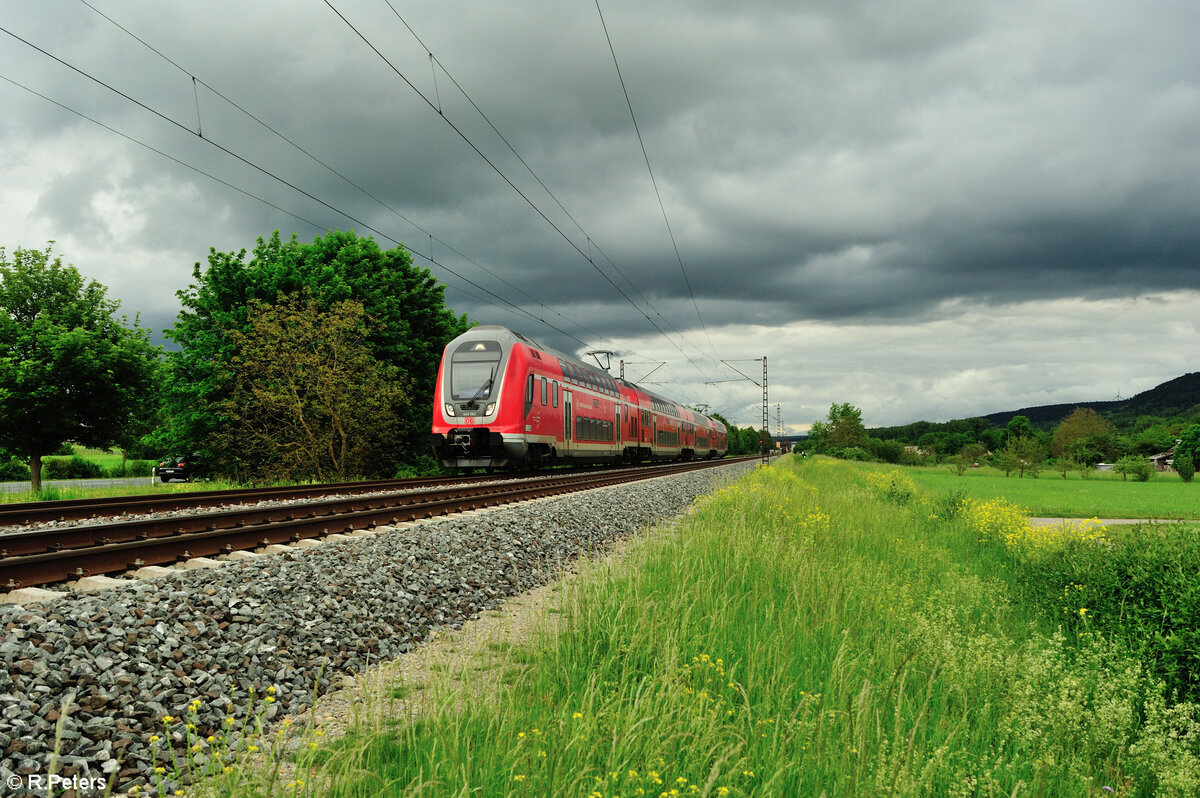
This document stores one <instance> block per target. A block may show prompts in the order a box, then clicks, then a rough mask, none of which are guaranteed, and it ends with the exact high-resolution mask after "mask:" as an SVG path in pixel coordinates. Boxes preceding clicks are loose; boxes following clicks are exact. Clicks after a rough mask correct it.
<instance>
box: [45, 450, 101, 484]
mask: <svg viewBox="0 0 1200 798" xmlns="http://www.w3.org/2000/svg"><path fill="white" fill-rule="evenodd" d="M103 476H104V469H103V468H101V467H100V465H99V464H97V463H93V462H92V461H91V460H85V459H84V458H82V457H80V456H79V455H77V454H75V455H71V456H70V457H68V458H63V459H57V460H49V459H48V460H45V461H43V462H42V479H96V478H98V477H103Z"/></svg>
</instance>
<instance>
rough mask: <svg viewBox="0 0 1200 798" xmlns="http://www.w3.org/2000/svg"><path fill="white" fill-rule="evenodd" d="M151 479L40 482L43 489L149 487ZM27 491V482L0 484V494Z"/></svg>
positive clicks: (124, 478) (56, 480)
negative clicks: (119, 486)
mask: <svg viewBox="0 0 1200 798" xmlns="http://www.w3.org/2000/svg"><path fill="white" fill-rule="evenodd" d="M151 479H152V478H151V477H123V478H121V479H111V478H109V477H104V478H102V479H47V480H42V487H43V488H81V489H89V490H90V489H93V488H112V487H116V486H118V485H146V486H149V485H151V484H152V483H151ZM28 490H29V482H28V481H26V482H0V492H3V493H20V492H22V491H28Z"/></svg>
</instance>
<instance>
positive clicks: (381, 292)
mask: <svg viewBox="0 0 1200 798" xmlns="http://www.w3.org/2000/svg"><path fill="white" fill-rule="evenodd" d="M192 274H193V280H194V282H193V283H192V285H190V286H189V287H188V288H186V289H184V290H182V291H180V292H178V296H179V299H180V301H181V303H182V305H183V310H182V311H181V312H180V313H179V316H178V318H177V319H176V322H175V325H174V327H173V328H172V329H170V330H168V331H167V335H168V337H170V338H171V339H173V340H174V341H175V342H176V343H178V345H179V351H178V352H172V353H169V355H168V364H169V367H170V381H169V390H168V402H169V412H170V416H171V419H172V430H171V433H170V437H171V438H173V439H174V440H175V441H176V442H177V445H184V446H187V447H188V448H199V449H201V450H205V449H207V450H208V452H209V453H210V454H213V455H216V454H218V453H216V452H215V451H213V448H212V447H213V443H212V442H213V441H214V440H215V436H216V433H217V432H218V430H220V428H221V427H222V425H223V424H225V423H227V422H228V421H229V419H228V417H227V416H226V415H224V413H223V412H222V407H225V406H227V405H224V404H223V403H225V402H226V401H227V400H228V399H229V398H230V396H231V395H232V391H233V375H232V370H231V364H232V363H233V360H234V358H235V357H236V355H237V354H238V348H239V344H238V341H239V339H238V338H237V336H236V335H235V333H242V334H246V333H248V332H249V331H250V329H251V324H250V321H249V314H250V310H249V309H250V306H251V303H252V302H253V301H255V300H257V301H259V302H262V303H267V304H271V303H274V302H275V301H276V299H277V298H278V297H280V296H286V295H289V294H294V293H297V292H302V291H305V290H307V291H308V292H309V293H310V296H311V298H312V300H313V301H314V302H315V303H316V307H317V308H319V309H320V310H321V311H328V310H330V308H331V307H332V306H333V305H334V304H335V303H337V302H340V301H345V300H353V301H355V302H357V303H359V305H361V307H362V311H363V314H364V316H365V319H366V320H367V324H366V331H367V335H366V341H365V342H366V345H367V347H368V349H369V352H370V355H371V357H372V358H373V359H374V360H376V361H378V362H380V363H384V364H386V365H388V366H391V367H394V368H395V369H397V374H398V375H400V376H401V378H402V379H403V380H404V381H405V384H406V386H407V389H408V393H409V395H410V396H411V397H413V400H412V401H411V402H408V401H402V400H397V401H396V403H395V405H394V407H393V408H392V410H393V412H394V413H395V414H396V415H397V417H398V418H399V422H400V423H399V426H398V428H397V429H398V430H399V432H398V433H397V434H396V437H395V438H394V439H393V440H392V441H389V442H388V444H389V445H390V446H391V447H392V449H393V451H396V452H397V453H398V459H402V458H403V457H404V453H406V452H407V453H408V454H409V456H410V457H415V456H417V453H419V452H423V451H424V448H425V447H426V446H427V443H428V432H429V407H428V401H427V398H428V397H430V396H432V395H433V386H434V380H435V379H436V377H437V366H438V361H439V359H440V357H441V353H442V349H443V348H444V347H445V345H446V344H447V343H448V342H449V341H450V340H451V339H452V338H454V337H455V336H457V335H459V334H461V333H462V332H464V331H465V330H466V329H467V328H468V327H469V324H468V322H467V319H466V317H465V316H461V317H460V316H456V315H455V314H454V313H452V312H451V311H450V310H449V309H448V308H447V307H446V306H445V300H444V292H443V287H442V286H441V285H439V284H438V282H437V280H436V279H434V277H433V275H432V274H431V273H430V272H429V270H428V269H423V268H420V267H417V266H415V265H413V262H412V258H411V256H410V255H409V253H408V251H407V250H405V249H404V248H402V247H397V248H395V249H390V250H382V249H380V248H379V245H378V244H376V243H375V241H374V240H373V239H371V238H362V237H359V236H358V235H356V234H355V233H354V232H352V231H336V232H331V233H327V234H325V235H322V236H317V237H316V238H315V239H314V240H313V241H312V243H309V244H304V243H301V242H299V241H298V240H297V238H296V236H294V235H293V236H292V238H291V239H290V240H288V241H283V240H282V239H281V238H280V235H279V233H278V232H275V233H273V234H272V235H271V236H270V237H269V238H267V239H263V238H260V239H259V240H258V243H257V245H256V246H255V248H254V251H253V252H252V253H251V255H250V257H249V259H248V260H247V258H246V251H245V250H242V251H240V252H236V253H234V252H217V251H216V249H212V250H210V251H209V255H208V265H207V268H204V269H202V268H201V265H200V264H199V263H197V264H196V266H195V269H194V270H193V273H192Z"/></svg>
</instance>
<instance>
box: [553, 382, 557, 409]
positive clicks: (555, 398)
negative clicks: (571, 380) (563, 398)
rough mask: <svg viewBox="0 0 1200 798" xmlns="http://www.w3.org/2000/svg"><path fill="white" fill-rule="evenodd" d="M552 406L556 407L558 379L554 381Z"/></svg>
mask: <svg viewBox="0 0 1200 798" xmlns="http://www.w3.org/2000/svg"><path fill="white" fill-rule="evenodd" d="M554 406H555V407H558V380H555V381H554Z"/></svg>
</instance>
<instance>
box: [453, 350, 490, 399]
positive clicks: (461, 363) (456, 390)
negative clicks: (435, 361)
mask: <svg viewBox="0 0 1200 798" xmlns="http://www.w3.org/2000/svg"><path fill="white" fill-rule="evenodd" d="M502 356H503V352H502V351H501V349H500V344H499V342H497V341H465V342H463V343H462V344H459V346H458V348H457V349H455V350H454V353H453V354H452V355H451V356H450V395H451V396H452V397H453V398H455V399H469V400H480V399H489V398H491V395H492V388H493V387H494V384H495V380H496V372H497V370H498V368H499V366H500V360H501V357H502Z"/></svg>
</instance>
